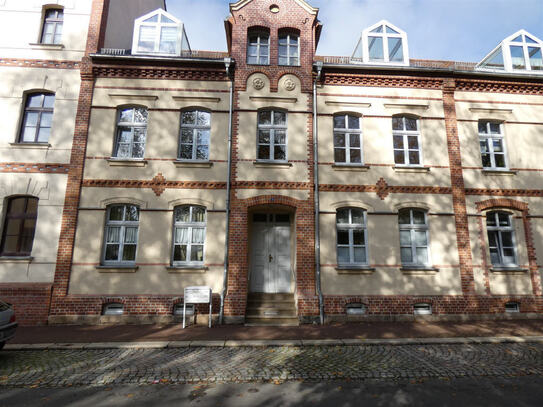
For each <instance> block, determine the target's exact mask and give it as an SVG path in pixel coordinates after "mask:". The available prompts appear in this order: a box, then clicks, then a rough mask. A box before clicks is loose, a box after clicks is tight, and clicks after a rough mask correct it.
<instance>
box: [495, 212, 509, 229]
mask: <svg viewBox="0 0 543 407" xmlns="http://www.w3.org/2000/svg"><path fill="white" fill-rule="evenodd" d="M498 220H499V222H500V226H511V216H509V215H508V214H507V213H502V212H500V213H498Z"/></svg>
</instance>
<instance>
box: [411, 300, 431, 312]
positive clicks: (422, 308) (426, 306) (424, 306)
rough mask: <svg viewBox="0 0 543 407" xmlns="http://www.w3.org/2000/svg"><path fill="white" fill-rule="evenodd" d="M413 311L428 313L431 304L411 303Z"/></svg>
mask: <svg viewBox="0 0 543 407" xmlns="http://www.w3.org/2000/svg"><path fill="white" fill-rule="evenodd" d="M413 313H414V314H415V315H430V314H431V313H432V306H431V305H430V304H428V303H426V302H421V303H418V304H415V305H413Z"/></svg>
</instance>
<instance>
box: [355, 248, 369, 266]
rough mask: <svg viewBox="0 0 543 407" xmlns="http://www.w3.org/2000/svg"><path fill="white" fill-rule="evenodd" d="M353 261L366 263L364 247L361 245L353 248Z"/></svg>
mask: <svg viewBox="0 0 543 407" xmlns="http://www.w3.org/2000/svg"><path fill="white" fill-rule="evenodd" d="M354 262H355V263H366V249H365V248H363V247H355V248H354Z"/></svg>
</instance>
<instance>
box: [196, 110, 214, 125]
mask: <svg viewBox="0 0 543 407" xmlns="http://www.w3.org/2000/svg"><path fill="white" fill-rule="evenodd" d="M196 120H197V124H198V126H205V127H209V125H210V123H211V113H209V112H198V115H197V119H196Z"/></svg>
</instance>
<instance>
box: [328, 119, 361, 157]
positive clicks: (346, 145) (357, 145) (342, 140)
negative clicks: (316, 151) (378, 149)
mask: <svg viewBox="0 0 543 407" xmlns="http://www.w3.org/2000/svg"><path fill="white" fill-rule="evenodd" d="M334 161H335V162H336V163H344V164H362V163H363V150H362V131H361V129H360V117H358V116H354V115H351V114H341V115H335V116H334Z"/></svg>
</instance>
